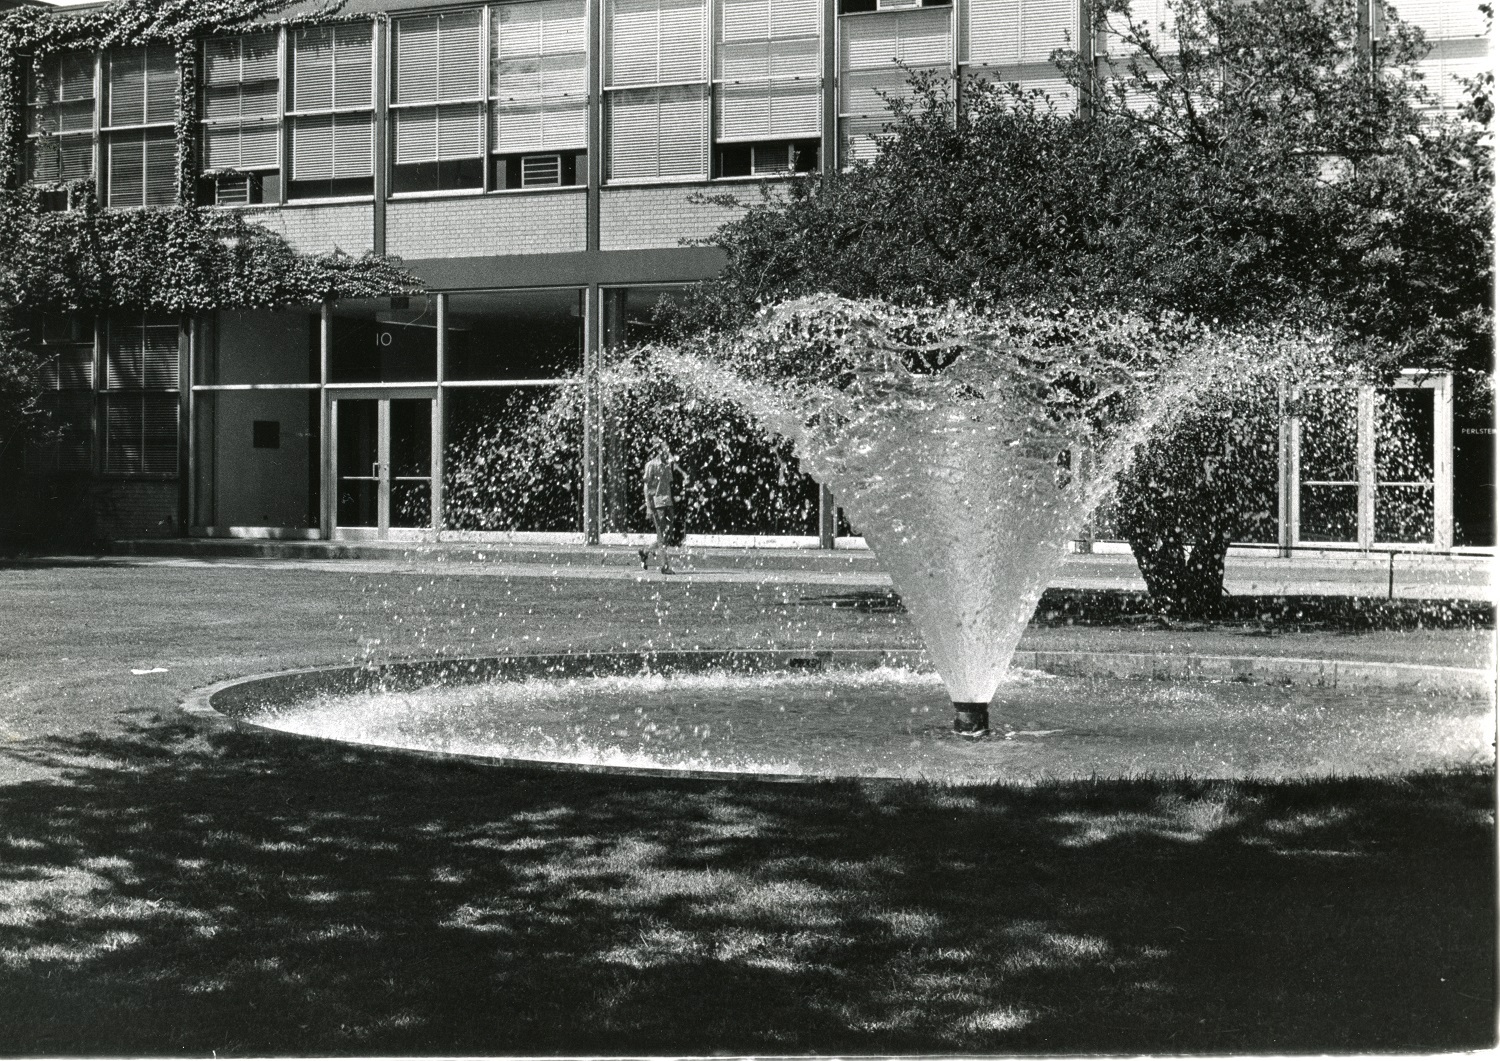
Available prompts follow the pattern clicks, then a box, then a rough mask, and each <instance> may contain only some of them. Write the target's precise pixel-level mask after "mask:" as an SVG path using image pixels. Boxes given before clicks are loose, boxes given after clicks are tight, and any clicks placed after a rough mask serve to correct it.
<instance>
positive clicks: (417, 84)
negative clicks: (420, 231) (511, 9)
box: [390, 10, 484, 192]
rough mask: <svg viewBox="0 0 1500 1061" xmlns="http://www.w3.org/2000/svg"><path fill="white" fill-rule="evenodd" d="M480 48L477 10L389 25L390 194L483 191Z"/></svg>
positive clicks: (400, 20)
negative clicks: (391, 63)
mask: <svg viewBox="0 0 1500 1061" xmlns="http://www.w3.org/2000/svg"><path fill="white" fill-rule="evenodd" d="M483 46H484V40H483V36H482V29H481V13H480V12H479V11H477V10H471V11H457V12H449V13H445V14H439V15H423V16H420V17H416V18H403V19H398V20H397V21H396V22H395V23H394V29H393V31H392V49H393V52H394V66H393V68H394V76H393V78H392V81H391V100H390V105H391V143H392V151H391V163H392V164H391V191H393V192H418V191H440V190H445V189H450V188H479V187H482V186H483V185H484V69H483V65H484V57H483Z"/></svg>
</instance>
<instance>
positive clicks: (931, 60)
mask: <svg viewBox="0 0 1500 1061" xmlns="http://www.w3.org/2000/svg"><path fill="white" fill-rule="evenodd" d="M951 26H952V19H951V17H950V16H949V10H948V8H946V7H926V8H920V9H918V10H916V11H901V12H894V13H892V14H889V15H882V16H880V17H879V18H848V19H844V21H843V34H842V37H841V44H842V52H843V69H845V70H869V69H872V68H875V67H880V66H884V65H886V64H887V63H892V62H895V61H897V60H899V61H901V62H904V63H906V64H907V65H908V66H913V67H923V66H946V65H947V64H948V63H949V61H950V59H951V56H952V44H951V40H952V32H951Z"/></svg>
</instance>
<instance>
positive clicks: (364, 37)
mask: <svg viewBox="0 0 1500 1061" xmlns="http://www.w3.org/2000/svg"><path fill="white" fill-rule="evenodd" d="M371 34H372V30H371V26H370V23H368V22H348V23H344V24H342V25H339V26H335V27H334V28H333V43H334V49H333V61H334V85H333V105H334V106H336V107H369V106H372V105H373V104H374V89H373V85H372V81H371V77H372V75H373V71H374V65H373V63H374V41H373V38H372V36H371Z"/></svg>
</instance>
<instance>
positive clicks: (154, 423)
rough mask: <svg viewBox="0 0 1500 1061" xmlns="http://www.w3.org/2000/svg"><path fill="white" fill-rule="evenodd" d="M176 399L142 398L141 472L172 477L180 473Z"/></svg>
mask: <svg viewBox="0 0 1500 1061" xmlns="http://www.w3.org/2000/svg"><path fill="white" fill-rule="evenodd" d="M177 418H178V410H177V399H176V398H174V397H171V396H170V395H158V394H144V395H142V396H141V472H142V473H143V474H146V475H172V474H173V473H175V472H176V471H177Z"/></svg>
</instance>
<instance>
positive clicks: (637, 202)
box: [599, 184, 760, 251]
mask: <svg viewBox="0 0 1500 1061" xmlns="http://www.w3.org/2000/svg"><path fill="white" fill-rule="evenodd" d="M694 192H711V193H713V194H723V193H725V192H731V193H733V194H735V195H737V196H738V197H739V198H740V199H741V200H742V201H743V202H746V203H754V202H758V201H759V199H760V189H759V187H757V186H756V185H743V186H739V185H734V186H728V187H709V186H707V185H692V184H687V185H684V184H671V185H659V186H654V187H647V188H605V189H603V192H602V198H601V199H600V202H599V248H600V250H607V251H623V250H641V249H643V248H646V247H677V246H681V245H682V242H683V241H684V240H695V239H703V238H705V237H707V236H711V235H713V233H714V230H715V229H717V228H718V227H719V226H720V225H722V224H723V223H724V222H726V221H732V220H733V219H735V218H737V217H739V216H740V215H741V214H742V213H744V211H743V209H741V208H738V207H731V206H719V205H717V204H710V203H693V202H689V201H688V200H689V198H690V197H691V196H692V195H693V193H694Z"/></svg>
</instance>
